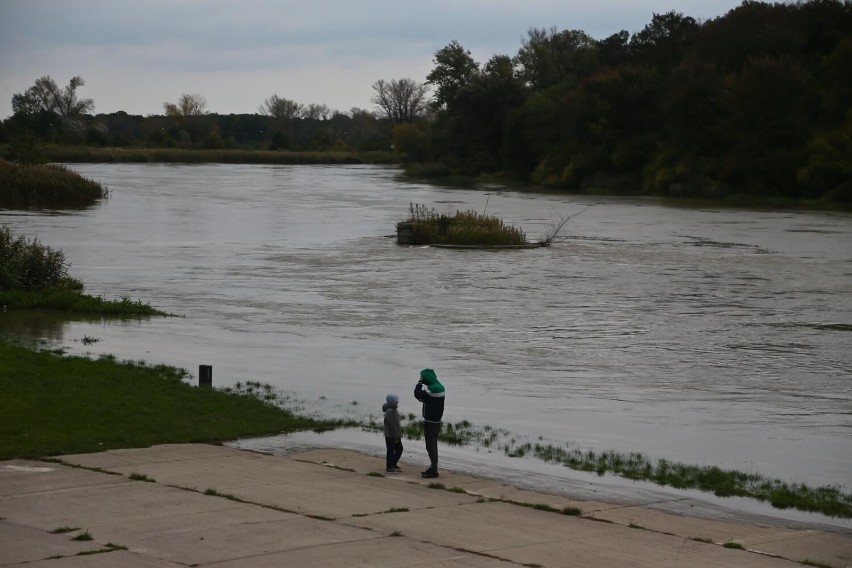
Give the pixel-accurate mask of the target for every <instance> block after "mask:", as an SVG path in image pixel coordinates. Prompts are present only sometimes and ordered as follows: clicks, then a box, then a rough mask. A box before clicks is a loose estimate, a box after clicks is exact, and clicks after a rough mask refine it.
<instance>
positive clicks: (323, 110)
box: [302, 103, 333, 120]
mask: <svg viewBox="0 0 852 568" xmlns="http://www.w3.org/2000/svg"><path fill="white" fill-rule="evenodd" d="M332 114H333V113H332V111H331V109H330V108H328V106H327V105H323V104H315V103H311V104H309V105H308V106H306V107H305V108H304V110H303V111H302V116H303V117H304V118H309V119H313V120H328V119H329V118H330V117H331V116H332Z"/></svg>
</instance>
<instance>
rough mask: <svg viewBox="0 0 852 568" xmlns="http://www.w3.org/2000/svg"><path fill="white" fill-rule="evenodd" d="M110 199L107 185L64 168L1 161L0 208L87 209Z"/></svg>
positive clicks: (0, 159)
mask: <svg viewBox="0 0 852 568" xmlns="http://www.w3.org/2000/svg"><path fill="white" fill-rule="evenodd" d="M107 195H108V190H107V188H106V187H104V186H103V185H101V184H99V183H97V182H95V181H92V180H90V179H86V178H84V177H83V176H81V175H80V174H78V173H76V172H72V171H70V170H68V169H66V168H64V167H63V166H57V165H42V164H17V163H14V162H8V161H6V160H4V159H2V158H0V207H3V208H6V209H17V208H49V209H62V208H72V209H73V208H83V207H88V206H90V205H93V204H95V203H97V202H98V200H100V199H103V198H105V197H107Z"/></svg>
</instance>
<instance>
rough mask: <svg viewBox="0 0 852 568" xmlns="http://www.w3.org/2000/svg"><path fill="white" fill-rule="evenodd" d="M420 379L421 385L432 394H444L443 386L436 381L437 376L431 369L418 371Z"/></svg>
mask: <svg viewBox="0 0 852 568" xmlns="http://www.w3.org/2000/svg"><path fill="white" fill-rule="evenodd" d="M420 378H421V379H423V384H424V385H425V386H426V388H428V389H429V392H431V393H432V394H438V393H440V392H444V385H442V384H441V381H439V380H438V375H436V374H435V371H433V370H432V369H423V370H422V371H420Z"/></svg>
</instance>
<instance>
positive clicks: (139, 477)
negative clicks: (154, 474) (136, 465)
mask: <svg viewBox="0 0 852 568" xmlns="http://www.w3.org/2000/svg"><path fill="white" fill-rule="evenodd" d="M127 478H128V479H131V480H133V481H146V482H148V483H156V480H154V479H151V478H150V477H148V476H147V475H145V474H144V473H131V474H130V475H128V476H127Z"/></svg>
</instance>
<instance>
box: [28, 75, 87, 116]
mask: <svg viewBox="0 0 852 568" xmlns="http://www.w3.org/2000/svg"><path fill="white" fill-rule="evenodd" d="M83 85H85V83H84V82H83V78H82V77H80V76H76V77H73V78H72V79H71V81H69V83H68V86H67V87H65V88H64V89H60V88H59V85H57V84H56V81H54V80H53V79H51V77H50V75H45V76H44V77H40V78H38V79H36V82H35V85H33V86H32V87H30V88H29V89H27V90H26V91H25V92H24V93H23V94H20V93H17V94H14V95H12V111H13V112H14V113H15V114H24V115H29V114H35V113H38V112H41V111H47V112H52V113H55V114H58V115H59V116H61V117H63V118H72V117H77V116H80V115H83V114H89V113H91V112H93V111H94V110H95V102H94V101H93V100H92V99H78V98H77V88H79V87H82V86H83Z"/></svg>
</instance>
